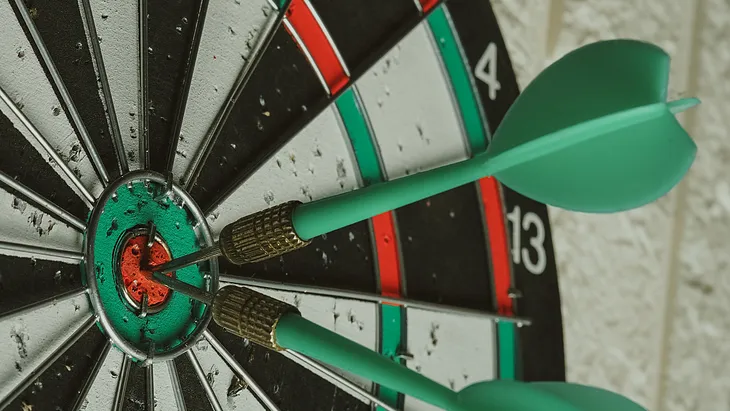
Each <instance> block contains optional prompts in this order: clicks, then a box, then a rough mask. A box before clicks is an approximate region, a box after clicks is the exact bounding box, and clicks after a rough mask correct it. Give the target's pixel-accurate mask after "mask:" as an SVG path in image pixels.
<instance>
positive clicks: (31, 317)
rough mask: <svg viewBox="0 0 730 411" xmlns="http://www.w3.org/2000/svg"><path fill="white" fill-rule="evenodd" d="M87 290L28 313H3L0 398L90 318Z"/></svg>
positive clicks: (0, 331) (0, 346) (0, 321)
mask: <svg viewBox="0 0 730 411" xmlns="http://www.w3.org/2000/svg"><path fill="white" fill-rule="evenodd" d="M91 315H92V313H91V306H90V305H89V302H88V299H87V298H86V295H85V294H81V295H73V296H69V297H66V298H62V299H58V300H57V301H55V302H54V303H53V304H49V305H45V306H41V307H39V308H37V309H35V310H32V311H30V312H28V313H22V314H20V315H13V314H10V315H6V316H4V317H0V336H3V338H8V339H9V342H12V343H8V344H2V345H0V364H4V365H5V366H4V367H2V368H0V381H2V384H0V398H5V397H6V396H7V395H8V394H10V393H11V392H12V391H13V390H14V389H15V387H17V386H18V385H19V384H21V383H22V381H23V380H24V379H25V378H26V377H27V376H28V375H29V374H30V373H31V372H32V371H33V370H34V369H35V368H37V367H39V366H40V365H41V364H43V363H44V362H45V361H46V360H47V359H48V358H49V357H51V355H53V353H54V351H56V350H57V349H58V348H59V347H61V346H62V345H63V344H64V342H65V341H66V340H68V339H69V338H71V337H72V336H73V335H74V334H75V333H76V332H77V331H78V330H79V329H80V327H81V326H82V325H83V323H84V322H85V321H86V320H88V319H89V318H90V316H91Z"/></svg>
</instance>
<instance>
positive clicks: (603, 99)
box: [487, 40, 699, 212]
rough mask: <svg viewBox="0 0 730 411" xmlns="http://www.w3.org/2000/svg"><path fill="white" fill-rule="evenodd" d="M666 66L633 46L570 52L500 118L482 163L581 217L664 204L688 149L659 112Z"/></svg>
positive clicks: (683, 105)
mask: <svg viewBox="0 0 730 411" xmlns="http://www.w3.org/2000/svg"><path fill="white" fill-rule="evenodd" d="M668 81H669V56H668V55H667V53H666V52H664V51H663V50H662V49H660V48H659V47H657V46H655V45H652V44H649V43H643V42H640V41H634V40H611V41H604V42H599V43H594V44H591V45H588V46H585V47H582V48H580V49H578V50H575V51H573V52H571V53H569V54H567V55H566V56H564V57H563V58H562V59H560V60H559V61H557V62H556V63H555V64H553V65H551V66H550V67H548V68H547V69H546V70H544V71H543V72H542V73H540V75H539V76H538V77H537V78H536V79H535V80H534V81H533V82H532V84H530V86H529V87H527V88H526V89H525V91H524V93H522V95H521V96H520V98H518V99H517V100H516V101H515V103H514V105H513V106H512V107H511V108H510V110H509V111H508V112H507V114H506V115H505V118H504V120H503V121H502V124H501V125H500V127H499V128H498V129H497V131H496V133H495V135H494V138H493V140H492V143H491V144H490V146H489V148H488V150H487V153H488V155H489V157H490V159H491V160H492V161H495V162H496V161H502V162H504V164H502V165H501V166H500V167H499V168H502V169H503V170H502V171H497V172H495V173H493V175H494V176H495V177H496V178H497V179H498V180H499V181H500V182H502V183H503V184H505V185H506V186H508V187H510V188H511V189H513V190H515V191H518V192H520V193H521V194H523V195H525V196H527V197H531V198H534V199H536V200H538V201H541V202H544V203H547V204H550V205H554V206H557V207H561V208H565V209H569V210H575V211H583V212H616V211H623V210H627V209H631V208H635V207H639V206H642V205H644V204H646V203H649V202H652V201H654V200H656V199H657V198H659V197H661V196H663V195H664V194H666V193H667V192H668V191H669V190H670V189H671V188H672V187H674V186H675V185H676V184H677V183H678V182H679V181H680V180H681V179H682V177H683V176H684V175H685V173H686V172H687V170H688V169H689V167H690V165H691V164H692V162H693V161H694V158H695V153H696V146H695V144H694V142H693V141H692V139H691V138H690V137H689V135H688V134H687V133H686V132H685V130H684V129H683V128H682V126H681V125H680V124H679V122H678V121H677V120H676V118H675V117H674V114H675V113H677V112H679V111H681V110H683V109H687V108H689V107H691V106H693V105H695V104H697V103H699V100H697V99H694V98H690V99H683V100H679V101H675V102H669V103H668V102H667V101H666V99H667V84H668Z"/></svg>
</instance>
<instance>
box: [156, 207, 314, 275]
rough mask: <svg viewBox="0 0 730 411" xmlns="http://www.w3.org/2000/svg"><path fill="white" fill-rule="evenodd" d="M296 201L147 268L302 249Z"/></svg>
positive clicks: (246, 259)
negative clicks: (296, 224)
mask: <svg viewBox="0 0 730 411" xmlns="http://www.w3.org/2000/svg"><path fill="white" fill-rule="evenodd" d="M299 204H301V203H300V202H299V201H290V202H287V203H283V204H280V205H277V206H274V207H271V208H268V209H266V210H263V211H259V212H257V213H254V214H251V215H248V216H246V217H243V218H241V219H239V220H236V221H235V222H233V223H231V224H229V225H227V226H225V227H224V228H223V230H221V233H220V237H219V238H218V242H217V243H216V244H214V245H212V246H210V247H206V248H203V249H202V250H199V251H196V252H194V253H192V254H188V255H186V256H183V257H180V258H176V259H174V260H171V261H169V262H167V263H165V264H161V265H158V266H154V267H150V269H152V270H154V271H156V272H162V273H169V272H172V271H176V270H179V269H181V268H184V267H187V266H189V265H192V264H195V263H199V262H201V261H205V260H208V259H210V258H213V257H218V256H223V257H224V258H225V259H227V260H228V261H230V262H231V263H233V264H237V265H241V264H246V263H255V262H257V261H263V260H267V259H269V258H272V257H276V256H279V255H282V254H285V253H288V252H291V251H294V250H296V249H299V248H302V247H304V246H306V245H308V244H309V241H307V240H303V239H302V238H300V237H299V236H298V235H297V233H296V231H294V225H293V223H292V214H293V213H294V209H295V208H296V207H297V206H298V205H299Z"/></svg>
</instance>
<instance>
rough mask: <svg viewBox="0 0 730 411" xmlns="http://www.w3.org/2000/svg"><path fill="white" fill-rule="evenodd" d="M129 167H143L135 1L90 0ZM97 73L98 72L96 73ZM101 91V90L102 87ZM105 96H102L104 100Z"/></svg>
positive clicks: (132, 168)
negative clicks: (140, 137)
mask: <svg viewBox="0 0 730 411" xmlns="http://www.w3.org/2000/svg"><path fill="white" fill-rule="evenodd" d="M89 4H90V6H91V10H92V13H93V16H94V25H95V26H96V32H97V35H98V36H99V39H97V40H98V41H99V47H100V48H101V54H102V58H103V59H104V68H105V69H106V75H107V78H108V81H109V91H110V93H111V96H112V100H113V102H114V111H115V114H116V116H117V121H118V122H119V131H120V133H121V137H122V144H123V145H124V152H125V153H126V155H127V161H128V162H129V168H130V169H131V170H136V169H139V168H140V158H139V135H140V133H139V129H140V119H139V113H138V105H139V103H138V99H139V83H140V82H139V76H140V73H139V58H140V57H139V51H138V50H139V33H138V29H137V27H138V11H137V2H136V1H112V0H89ZM97 75H98V73H97ZM99 93H101V90H100V91H99ZM103 100H104V98H103V96H102V101H103Z"/></svg>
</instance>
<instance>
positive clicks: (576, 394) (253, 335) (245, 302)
mask: <svg viewBox="0 0 730 411" xmlns="http://www.w3.org/2000/svg"><path fill="white" fill-rule="evenodd" d="M215 300H216V303H215V304H214V305H213V319H214V320H215V322H216V323H218V324H219V325H221V326H222V327H223V328H225V329H226V330H228V331H229V332H231V333H233V334H236V335H238V336H240V337H242V338H247V339H249V340H250V341H252V342H254V343H257V344H259V345H262V346H264V347H267V348H269V349H273V350H276V351H285V350H288V351H293V352H295V353H299V354H302V355H305V356H307V357H310V358H313V359H314V360H316V361H319V362H322V363H325V364H327V365H330V366H333V367H335V368H339V369H342V370H345V371H348V372H350V373H353V374H356V375H359V376H361V377H363V378H366V379H368V380H371V381H373V382H375V383H378V384H381V385H383V386H385V387H388V388H391V389H393V390H396V391H398V392H402V393H404V394H406V395H410V396H412V397H415V398H418V399H420V400H422V401H425V402H427V403H429V404H432V405H435V406H437V407H439V408H442V409H444V410H447V411H482V410H500V411H643V408H641V407H640V406H639V405H637V404H635V403H633V402H632V401H630V400H628V399H626V398H624V397H622V396H620V395H617V394H614V393H611V392H609V391H605V390H601V389H598V388H593V387H587V386H583V385H578V384H568V383H552V382H549V383H548V382H545V383H522V382H516V381H482V382H478V383H475V384H472V385H470V386H468V387H466V388H464V389H462V390H461V391H458V392H455V391H453V390H451V389H449V388H447V387H445V386H443V385H441V384H438V383H436V382H435V381H433V380H431V379H429V378H427V377H425V376H423V375H421V374H419V373H417V372H415V371H413V370H411V369H409V368H407V367H406V366H403V365H401V364H399V363H396V362H394V361H392V360H390V359H388V358H387V357H385V356H383V355H381V354H378V353H376V352H374V351H372V350H370V349H368V348H365V347H363V346H362V345H360V344H357V343H355V342H353V341H351V340H349V339H347V338H344V337H342V336H340V335H339V334H337V333H334V332H332V331H329V330H327V329H325V328H323V327H320V326H319V325H317V324H314V323H312V322H311V321H308V320H306V319H305V318H303V317H302V316H301V315H300V313H299V311H298V310H297V309H296V308H295V307H294V306H291V305H289V304H286V303H283V302H281V301H278V300H276V299H274V298H271V297H269V296H266V295H264V294H261V293H258V292H256V291H253V290H250V289H247V288H243V287H224V288H222V289H220V290H219V291H218V293H217V294H216V296H215Z"/></svg>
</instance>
